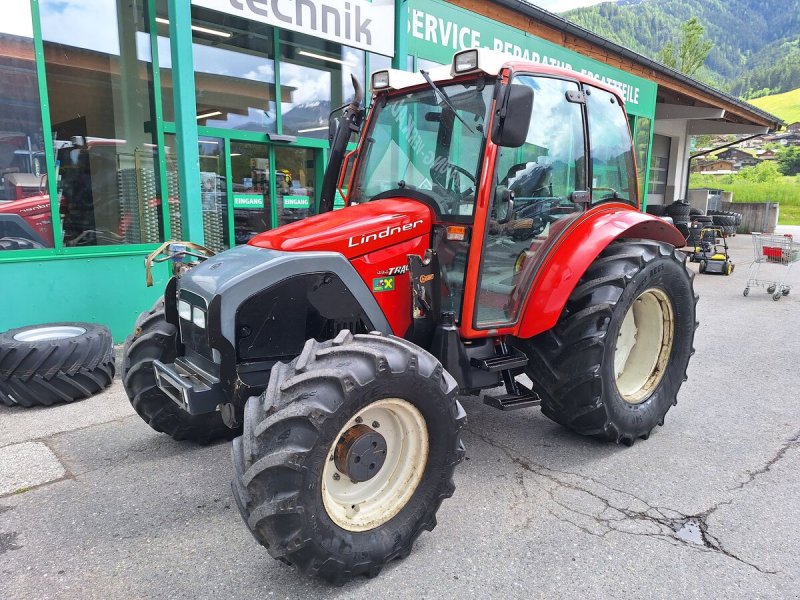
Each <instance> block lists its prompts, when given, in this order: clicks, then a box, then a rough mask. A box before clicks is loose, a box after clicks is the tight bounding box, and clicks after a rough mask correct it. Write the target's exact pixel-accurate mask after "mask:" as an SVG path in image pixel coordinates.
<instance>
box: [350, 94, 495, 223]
mask: <svg viewBox="0 0 800 600" xmlns="http://www.w3.org/2000/svg"><path fill="white" fill-rule="evenodd" d="M439 87H440V89H441V91H442V92H443V93H444V94H446V95H447V98H448V99H449V101H450V104H451V105H452V107H453V109H455V110H452V109H451V108H450V107H449V106H447V103H446V102H443V101H441V98H440V97H438V96H437V94H436V92H435V91H434V89H433V88H430V87H428V88H425V89H421V90H418V91H415V92H410V93H407V94H402V95H399V96H394V97H391V98H386V97H384V98H379V99H377V100H376V103H375V106H374V107H373V110H374V111H375V114H374V115H373V117H372V119H371V124H372V125H371V129H370V130H369V131H367V133H366V137H365V138H364V143H363V145H362V150H361V153H362V154H361V160H360V161H359V166H358V171H357V172H356V174H355V177H354V178H353V185H352V189H351V193H350V201H351V202H353V203H360V202H368V201H370V200H378V199H380V198H387V197H390V196H395V195H397V196H407V197H412V198H419V199H420V200H424V201H425V202H427V203H428V204H430V205H431V206H432V207H433V208H434V209H435V210H436V211H437V212H438V213H439V214H440V215H441V216H442V217H448V218H451V217H455V218H456V220H464V219H471V218H472V214H473V209H474V206H475V193H476V188H477V187H478V186H477V182H478V178H479V174H480V168H481V159H482V158H483V151H484V143H485V141H486V128H487V125H486V124H487V123H488V120H489V110H490V108H491V102H492V95H493V90H494V86H493V85H491V84H490V83H489V84H487V83H485V82H480V83H479V82H477V81H476V82H469V83H458V84H451V85H441V86H439ZM456 113H457V115H458V116H456ZM459 117H460V118H459Z"/></svg>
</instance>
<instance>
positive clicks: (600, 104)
mask: <svg viewBox="0 0 800 600" xmlns="http://www.w3.org/2000/svg"><path fill="white" fill-rule="evenodd" d="M584 89H585V90H586V92H587V97H586V105H587V113H588V115H589V140H590V143H591V146H592V201H593V202H600V201H603V200H612V199H618V200H622V201H626V202H636V199H637V197H638V196H637V194H638V190H637V189H636V185H635V183H634V182H635V178H634V170H633V151H632V149H631V137H630V126H629V124H628V120H627V117H626V115H625V111H624V110H623V109H622V106H620V103H619V102H618V101H617V98H616V96H614V94H612V93H611V92H607V91H605V90H601V89H600V88H596V87H592V86H585V87H584Z"/></svg>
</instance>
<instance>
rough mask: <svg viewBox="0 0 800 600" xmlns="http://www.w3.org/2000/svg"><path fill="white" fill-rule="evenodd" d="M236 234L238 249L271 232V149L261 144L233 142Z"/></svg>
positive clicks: (233, 202)
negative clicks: (265, 232)
mask: <svg viewBox="0 0 800 600" xmlns="http://www.w3.org/2000/svg"><path fill="white" fill-rule="evenodd" d="M230 147H231V191H232V194H233V198H232V204H233V234H234V243H235V244H236V245H239V244H246V243H247V242H248V241H249V240H250V239H251V238H252V237H253V236H255V235H257V234H259V233H261V232H262V231H267V230H268V229H272V194H271V193H270V188H271V186H270V180H269V178H270V172H271V169H270V151H269V150H270V149H269V145H267V144H263V143H258V142H241V141H236V140H231V143H230Z"/></svg>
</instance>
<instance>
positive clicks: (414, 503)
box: [232, 331, 466, 585]
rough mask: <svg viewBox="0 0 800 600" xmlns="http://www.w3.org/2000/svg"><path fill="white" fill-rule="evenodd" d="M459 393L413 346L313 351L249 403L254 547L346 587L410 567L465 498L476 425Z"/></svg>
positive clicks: (241, 473) (372, 338)
mask: <svg viewBox="0 0 800 600" xmlns="http://www.w3.org/2000/svg"><path fill="white" fill-rule="evenodd" d="M456 392H457V385H456V383H455V381H454V380H453V378H452V377H451V376H450V375H449V374H448V373H447V372H446V371H444V370H443V369H442V366H441V365H440V364H439V361H438V360H436V359H435V358H434V357H433V356H431V355H430V354H428V353H427V352H426V351H424V350H422V349H421V348H419V347H418V346H416V345H414V344H412V343H410V342H408V341H405V340H402V339H399V338H395V337H390V336H383V335H380V334H367V335H356V336H353V335H352V334H351V333H350V332H349V331H342V332H341V333H339V335H337V336H336V338H335V339H333V340H329V341H326V342H317V341H315V340H309V341H308V342H306V345H305V347H304V348H303V351H302V353H301V354H300V356H298V357H297V358H295V359H294V360H293V361H291V362H290V363H288V364H284V363H277V364H276V365H275V366H274V367H273V368H272V374H271V376H270V381H269V386H268V387H267V389H266V390H265V391H264V393H263V394H262V395H261V396H259V397H252V398H250V399H249V400H248V401H247V405H246V407H245V413H244V434H243V435H242V437H238V438H236V439H235V440H234V441H233V448H232V454H233V464H234V469H235V475H234V480H233V483H232V488H233V495H234V498H235V499H236V503H237V505H238V507H239V511H240V512H241V514H242V517H243V518H244V520H245V522H246V524H247V527H248V528H249V529H250V531H251V533H252V534H253V536H254V537H255V538H256V540H257V541H258V542H259V543H260V544H261V545H262V546H264V547H265V548H266V549H267V550H268V552H269V553H270V555H272V556H273V557H274V558H276V559H278V560H280V561H282V562H284V563H286V564H289V565H293V566H294V567H295V568H296V569H297V570H298V571H300V572H301V573H304V574H307V575H312V576H315V577H319V578H321V579H323V580H326V581H328V582H330V583H334V584H336V585H342V584H344V583H346V582H347V581H349V580H351V579H353V578H354V577H357V576H360V575H366V576H368V577H374V576H376V575H378V573H379V572H380V571H381V569H382V568H383V567H384V566H385V565H386V564H387V563H389V562H390V561H392V560H394V559H396V558H404V557H405V556H407V555H408V554H409V553H410V552H411V548H412V545H413V544H414V541H415V540H416V539H417V537H418V536H419V535H420V534H421V533H422V531H424V530H427V531H431V530H432V529H433V528H434V527H435V526H436V512H437V510H438V509H439V506H440V505H441V503H442V501H443V500H444V499H445V498H449V497H450V496H452V494H453V491H454V490H455V485H454V484H453V471H454V470H455V467H456V465H457V464H458V463H460V462H461V460H462V459H463V458H464V447H463V445H462V443H461V436H460V430H461V428H462V427H463V425H464V423H465V420H466V415H465V413H464V409H463V408H462V407H461V405H460V404H459V402H458V400H457V399H456ZM401 432H402V433H401ZM383 435H385V436H386V437H385V438H384V437H383ZM346 440H350V441H349V442H348V441H346ZM360 444H363V446H359V445H360ZM363 447H366V450H365V454H363V455H359V454H358V453H360V452H361V448H363ZM373 448H377V450H373ZM375 452H377V453H379V457H378V460H375V456H376V454H374V453H375ZM369 453H372V454H369ZM367 455H369V460H365V461H363V462H361V460H360V459H361V457H362V456H367ZM380 456H382V457H383V458H380ZM373 461H375V462H373ZM367 463H369V464H368V465H367ZM375 463H378V464H377V470H375V471H374V473H373V472H372V470H373V467H375V466H376V464H375ZM365 465H366V467H365ZM367 467H368V468H369V469H370V470H369V471H366V470H365V469H366V468H367ZM359 469H360V470H359ZM387 469H388V470H387ZM340 471H341V472H340ZM373 477H374V478H373ZM376 484H377V485H376ZM359 486H363V487H361V488H360V489H359ZM359 494H361V495H359ZM351 503H354V504H351Z"/></svg>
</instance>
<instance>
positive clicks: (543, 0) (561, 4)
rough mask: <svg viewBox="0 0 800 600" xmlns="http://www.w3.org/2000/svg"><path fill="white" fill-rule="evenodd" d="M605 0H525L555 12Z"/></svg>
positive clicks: (604, 0) (605, 0)
mask: <svg viewBox="0 0 800 600" xmlns="http://www.w3.org/2000/svg"><path fill="white" fill-rule="evenodd" d="M607 1H608V0H527V2H529V3H530V4H535V5H536V6H538V7H540V8H543V9H545V10H549V11H550V12H555V13H559V12H564V11H565V10H571V9H573V8H578V7H579V6H590V5H592V4H600V3H601V2H607Z"/></svg>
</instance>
